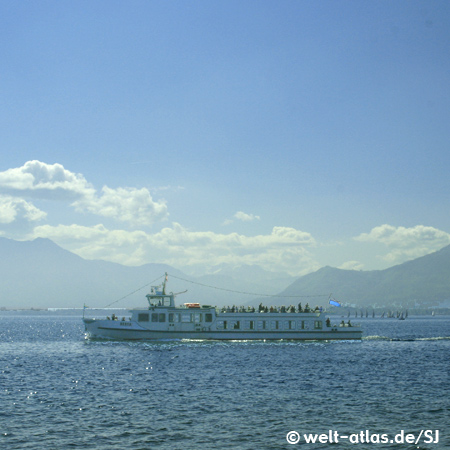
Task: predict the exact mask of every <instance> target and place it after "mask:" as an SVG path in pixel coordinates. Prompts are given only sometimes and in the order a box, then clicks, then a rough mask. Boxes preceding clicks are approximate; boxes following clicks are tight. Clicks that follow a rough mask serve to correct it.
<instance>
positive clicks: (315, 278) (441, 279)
mask: <svg viewBox="0 0 450 450" xmlns="http://www.w3.org/2000/svg"><path fill="white" fill-rule="evenodd" d="M318 293H319V294H320V293H322V294H324V295H326V294H327V293H328V295H331V296H332V297H333V298H334V299H336V300H337V301H339V302H341V303H342V304H344V305H345V304H346V305H353V306H357V307H368V306H371V307H394V306H395V307H408V308H413V307H430V306H438V305H442V304H444V303H445V304H446V305H449V306H450V302H449V300H450V245H448V246H446V247H444V248H442V249H441V250H439V251H437V252H434V253H430V254H428V255H425V256H422V257H420V258H417V259H413V260H411V261H407V262H404V263H403V264H399V265H397V266H393V267H390V268H388V269H384V270H371V271H355V270H342V269H336V268H333V267H328V266H327V267H322V268H321V269H319V270H318V271H316V272H314V273H310V274H307V275H305V276H303V277H301V278H299V279H297V280H296V281H295V282H294V283H292V284H291V285H290V286H288V287H287V288H286V289H285V290H284V291H282V292H281V293H280V295H279V299H278V300H277V304H281V303H284V304H286V303H288V304H289V303H290V302H289V301H288V300H289V298H290V297H289V296H293V295H305V296H307V295H311V296H314V295H315V294H318ZM303 301H304V302H306V301H309V302H310V304H311V303H314V301H315V299H314V298H313V297H311V298H308V297H305V298H304V299H303ZM280 302H281V303H280ZM314 305H315V303H314ZM447 307H448V306H447Z"/></svg>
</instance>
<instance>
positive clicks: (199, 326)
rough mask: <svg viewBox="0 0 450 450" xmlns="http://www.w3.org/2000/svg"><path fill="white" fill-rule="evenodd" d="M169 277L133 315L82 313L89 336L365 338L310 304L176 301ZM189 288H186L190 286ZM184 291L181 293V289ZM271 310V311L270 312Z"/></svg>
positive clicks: (132, 337)
mask: <svg viewBox="0 0 450 450" xmlns="http://www.w3.org/2000/svg"><path fill="white" fill-rule="evenodd" d="M166 283H167V274H166V277H165V280H164V283H163V284H162V285H160V286H152V288H151V292H150V294H147V296H146V297H147V300H148V307H146V308H143V309H133V310H131V311H130V312H131V317H129V318H125V317H123V318H122V319H121V320H120V318H118V317H116V316H115V315H114V314H113V315H112V317H111V318H110V317H107V318H105V319H94V318H86V317H84V316H83V321H84V324H85V330H86V336H87V337H88V338H94V339H95V338H99V339H126V340H140V339H211V340H254V339H259V340H266V339H267V340H271V339H273V340H279V339H286V340H294V339H295V340H335V339H361V337H362V330H361V327H360V326H359V325H351V324H350V321H349V322H348V323H347V324H345V323H344V322H343V321H342V322H341V323H340V324H332V323H331V321H330V319H329V318H326V315H325V314H324V313H323V312H322V311H320V310H315V311H311V310H309V308H307V307H306V308H305V310H306V311H305V310H301V311H298V310H296V309H295V308H294V307H290V308H287V309H286V308H284V307H281V308H277V309H274V308H271V309H270V310H269V309H268V308H264V307H261V306H260V308H259V311H255V310H254V308H252V309H247V310H244V309H237V308H236V309H235V308H231V309H225V308H223V309H222V310H218V309H216V307H214V306H207V305H200V304H199V303H184V304H183V305H181V306H176V305H175V296H176V295H178V294H174V293H172V292H171V293H169V294H167V293H166ZM185 292H186V291H185ZM180 294H181V293H180ZM266 311H267V312H266Z"/></svg>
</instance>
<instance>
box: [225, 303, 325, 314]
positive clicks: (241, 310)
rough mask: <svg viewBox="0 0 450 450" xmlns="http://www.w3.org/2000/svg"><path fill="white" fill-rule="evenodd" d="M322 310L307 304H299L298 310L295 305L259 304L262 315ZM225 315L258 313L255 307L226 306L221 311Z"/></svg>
mask: <svg viewBox="0 0 450 450" xmlns="http://www.w3.org/2000/svg"><path fill="white" fill-rule="evenodd" d="M321 311H322V308H321V307H320V308H319V307H318V306H316V307H315V308H311V307H310V306H309V304H308V303H307V304H306V305H305V307H304V308H303V307H302V304H301V303H299V304H298V306H297V308H296V307H295V306H294V305H291V306H288V307H286V306H270V307H268V306H264V305H263V304H262V303H260V304H259V307H258V312H260V313H286V312H287V313H295V312H299V313H301V312H305V313H309V312H321ZM221 312H223V313H244V312H253V313H254V312H256V309H255V307H254V306H248V307H247V308H246V307H245V306H234V305H233V306H232V307H231V308H230V307H229V306H224V307H223V308H222V310H221Z"/></svg>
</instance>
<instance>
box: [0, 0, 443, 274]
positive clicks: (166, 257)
mask: <svg viewBox="0 0 450 450" xmlns="http://www.w3.org/2000/svg"><path fill="white" fill-rule="evenodd" d="M0 58H1V65H0V101H1V103H0V105H1V108H0V126H1V129H0V145H1V155H2V156H1V164H0V236H4V237H10V238H13V239H20V240H23V239H33V238H35V237H38V236H41V237H48V238H50V239H52V240H54V241H55V242H56V243H58V244H59V245H61V246H62V247H64V248H67V249H69V250H71V251H74V252H76V253H78V254H80V255H81V256H83V257H85V258H102V259H109V260H112V261H117V262H121V263H124V264H133V265H135V264H143V263H146V262H166V263H169V264H172V265H174V266H175V267H178V268H184V269H186V270H188V269H189V270H190V271H192V272H196V273H200V272H202V271H210V270H213V269H214V266H217V265H220V264H231V265H234V266H237V265H240V264H258V265H261V266H262V267H263V268H265V269H267V270H281V271H288V272H290V273H291V274H293V275H302V274H305V273H308V272H310V271H313V270H316V269H318V268H319V267H321V266H324V265H332V266H336V267H343V268H355V269H364V270H369V269H378V268H385V267H389V266H391V265H394V264H398V263H401V262H403V261H405V260H408V259H411V258H415V257H418V256H421V255H423V254H426V253H429V252H431V251H435V250H438V249H440V248H441V247H443V246H445V245H448V244H450V212H449V211H450V208H449V206H450V205H449V203H450V170H449V169H450V148H449V142H450V139H449V138H450V123H449V122H450V121H449V118H450V117H449V111H450V79H449V78H450V3H449V2H448V1H434V0H427V1H396V2H393V1H382V0H379V1H360V0H358V1H335V0H333V1H301V0H296V1H262V0H258V1H242V0H240V1H230V0H227V1H149V0H147V1H132V0H131V1H120V2H119V1H103V0H102V1H95V0H89V1H20V2H18V1H10V0H3V1H2V2H0Z"/></svg>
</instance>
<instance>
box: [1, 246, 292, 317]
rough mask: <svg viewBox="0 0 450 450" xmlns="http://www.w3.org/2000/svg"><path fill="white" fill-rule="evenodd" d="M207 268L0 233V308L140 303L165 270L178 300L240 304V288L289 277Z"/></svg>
mask: <svg viewBox="0 0 450 450" xmlns="http://www.w3.org/2000/svg"><path fill="white" fill-rule="evenodd" d="M213 269H214V270H212V272H213V273H211V274H209V275H204V276H201V277H191V276H188V275H186V274H184V273H183V272H182V271H180V270H177V269H175V268H173V267H171V266H168V265H166V264H153V263H152V264H145V265H142V266H137V267H130V266H124V265H121V264H117V263H113V262H108V261H100V260H86V259H83V258H81V257H80V256H78V255H75V254H74V253H71V252H69V251H67V250H64V249H62V248H61V247H59V246H58V245H57V244H55V243H54V242H53V241H51V240H49V239H42V238H38V239H35V240H34V241H15V240H12V239H6V238H1V237H0V308H7V309H20V308H79V307H83V304H87V305H88V306H89V307H99V308H102V307H108V306H110V305H112V307H116V308H121V307H123V308H130V307H137V306H143V305H145V304H146V302H147V300H146V299H145V295H146V294H147V293H148V292H149V291H150V286H151V285H158V284H160V283H161V282H162V281H163V279H164V278H163V277H164V274H165V273H166V272H168V274H169V284H168V290H169V291H173V292H182V291H185V290H186V289H187V290H188V292H187V293H186V294H185V295H182V296H180V297H178V302H181V303H184V302H199V303H203V304H214V305H226V304H230V305H231V304H243V303H245V302H247V301H248V298H249V296H248V295H245V294H242V292H256V293H262V294H264V293H266V292H270V293H272V294H276V293H277V292H279V291H280V290H281V289H283V288H284V287H285V286H287V285H289V284H290V283H292V282H293V281H294V280H295V278H294V277H290V276H289V275H286V274H283V273H280V274H277V273H270V272H266V271H264V270H262V269H260V268H259V267H255V266H244V267H240V268H239V269H232V268H225V267H216V268H213ZM188 280H191V281H193V282H195V283H197V284H194V283H191V282H190V281H188ZM207 286H215V287H218V289H212V288H208V287H207ZM141 288H142V289H141Z"/></svg>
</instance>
